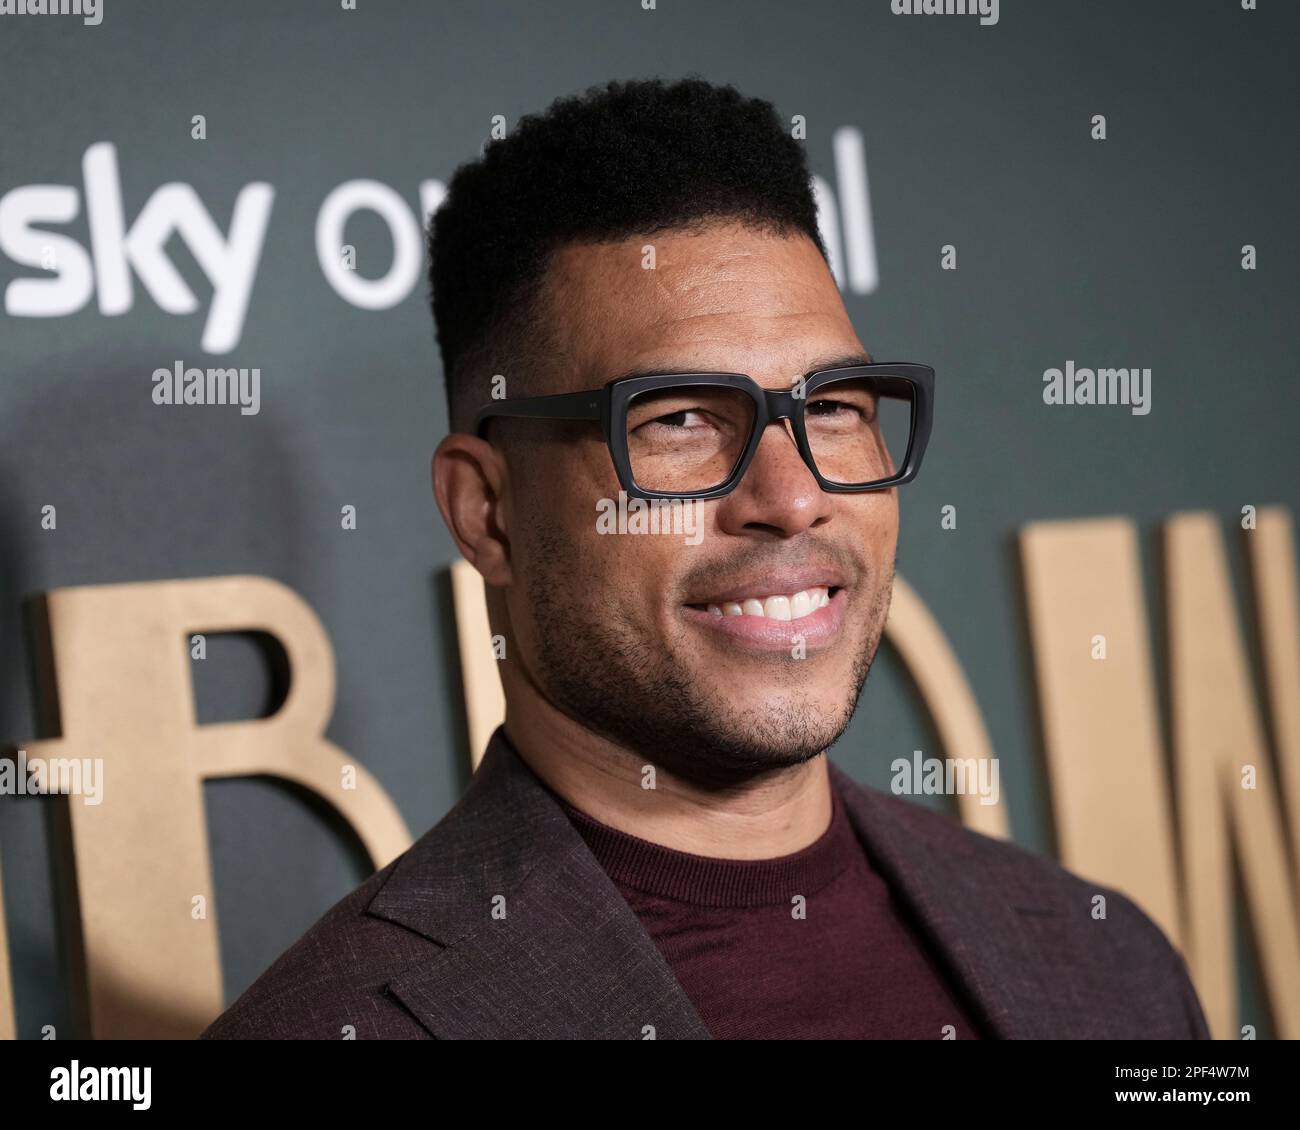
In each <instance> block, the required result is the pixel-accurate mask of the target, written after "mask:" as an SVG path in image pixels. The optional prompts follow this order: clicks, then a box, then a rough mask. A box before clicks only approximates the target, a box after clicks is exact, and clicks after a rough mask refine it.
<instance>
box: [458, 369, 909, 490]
mask: <svg viewBox="0 0 1300 1130" xmlns="http://www.w3.org/2000/svg"><path fill="white" fill-rule="evenodd" d="M933 415H934V370H933V369H932V368H930V367H929V366H928V365H914V364H911V363H909V362H880V363H873V364H869V365H848V366H840V367H837V368H833V369H821V370H818V371H817V372H814V373H809V374H808V375H807V376H804V377H802V378H800V380H799V382H798V383H797V384H796V385H794V387H792V388H790V389H766V388H763V387H761V386H760V385H759V384H758V383H757V382H756V381H755V380H754V379H753V378H752V377H748V376H746V375H745V374H743V373H665V374H653V375H650V376H634V377H622V378H619V379H616V380H612V381H610V382H609V383H608V384H606V385H605V386H604V387H603V388H597V389H589V390H587V391H585V392H564V393H559V394H557V395H554V396H532V397H523V398H521V399H518V400H495V401H492V402H491V403H490V404H487V405H485V406H484V407H483V408H482V409H481V410H480V411H479V414H478V418H477V420H476V422H475V433H476V434H477V435H478V436H480V437H481V436H482V435H483V433H484V430H485V428H486V426H487V423H488V421H489V420H491V419H493V418H494V417H498V416H515V417H525V418H529V419H550V420H599V421H600V424H601V428H602V429H603V430H604V433H605V441H606V443H607V444H608V446H609V453H610V456H611V457H612V459H613V461H614V468H615V470H616V471H617V473H618V478H619V482H620V483H622V485H623V489H624V490H625V491H627V493H628V495H629V496H631V497H634V498H644V499H654V498H720V497H721V496H722V495H725V494H728V493H730V492H731V491H732V490H734V489H735V487H736V484H737V483H739V482H740V480H741V477H742V476H743V475H744V473H745V471H746V469H747V468H748V467H749V463H750V460H752V459H753V458H754V452H755V451H757V450H758V444H759V440H760V439H761V438H762V436H763V432H764V430H765V429H766V428H767V426H768V425H769V424H771V423H773V422H775V421H778V420H789V421H790V429H791V431H792V433H793V436H794V441H795V445H796V446H797V447H798V449H799V454H800V455H802V456H803V461H804V462H805V463H806V464H807V465H808V468H809V470H811V471H812V473H813V475H814V476H815V477H816V479H817V482H818V484H819V485H820V486H821V488H822V490H826V491H868V490H886V489H888V488H889V487H893V486H898V485H899V484H901V483H905V482H908V481H910V480H911V479H914V478H915V477H916V473H917V471H918V470H919V469H920V466H921V457H922V456H923V455H924V454H925V446H926V443H927V442H928V441H929V438H930V425H931V423H932V421H933Z"/></svg>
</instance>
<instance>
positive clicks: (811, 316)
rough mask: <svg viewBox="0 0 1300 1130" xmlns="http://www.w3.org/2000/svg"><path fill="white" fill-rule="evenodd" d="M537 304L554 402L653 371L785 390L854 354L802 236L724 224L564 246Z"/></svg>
mask: <svg viewBox="0 0 1300 1130" xmlns="http://www.w3.org/2000/svg"><path fill="white" fill-rule="evenodd" d="M546 304H547V309H548V314H549V321H550V327H551V332H552V334H553V337H554V340H553V341H552V343H551V345H552V348H553V354H552V357H553V359H554V361H555V362H556V365H555V366H554V369H553V373H552V380H551V382H550V383H551V384H552V385H553V388H554V390H555V391H568V390H573V389H579V388H593V387H596V386H598V385H602V384H604V383H605V381H607V380H609V379H610V378H612V377H616V376H620V375H622V374H624V373H627V372H630V371H633V370H644V369H658V368H664V369H681V368H687V369H700V370H722V371H727V372H742V373H748V374H750V375H751V376H753V377H754V378H755V379H756V380H758V381H759V382H760V383H761V384H765V385H770V386H788V385H789V383H790V381H791V379H792V378H794V377H796V376H798V375H800V374H802V373H804V372H806V371H807V370H808V369H810V368H812V367H814V366H816V365H818V364H821V363H823V359H824V358H829V357H840V356H843V355H845V354H852V353H861V352H863V349H862V344H861V342H859V341H858V338H857V335H856V334H855V333H854V330H853V326H852V324H851V323H850V321H849V318H848V314H847V312H846V311H845V309H844V303H843V301H842V300H841V298H840V293H839V290H838V289H837V288H836V285H835V280H834V279H833V278H832V276H831V273H830V269H829V268H828V267H827V265H826V261H825V260H824V259H823V258H822V256H821V252H819V251H818V250H817V247H816V246H815V245H814V244H813V242H812V241H811V240H810V239H809V238H808V237H807V236H805V235H803V234H802V233H800V234H797V235H781V234H774V233H769V232H763V231H757V230H754V229H752V228H748V227H744V226H742V225H739V224H730V223H728V224H715V225H710V226H707V227H704V228H701V229H699V230H696V231H678V230H675V231H670V232H659V233H656V234H655V235H653V236H647V237H634V238H631V239H627V240H622V241H619V242H607V243H598V244H571V245H567V246H565V247H562V248H560V249H559V250H558V251H556V252H555V253H554V255H553V257H552V261H551V264H550V270H549V272H548V277H547V291H546Z"/></svg>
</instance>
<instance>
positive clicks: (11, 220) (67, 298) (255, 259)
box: [0, 0, 878, 354]
mask: <svg viewBox="0 0 1300 1130" xmlns="http://www.w3.org/2000/svg"><path fill="white" fill-rule="evenodd" d="M0 3H3V0H0ZM831 144H832V149H833V152H834V159H835V174H836V189H835V190H832V188H831V186H830V185H829V184H828V183H827V182H826V181H825V180H823V179H822V178H821V177H819V176H816V175H814V176H813V178H812V181H813V193H814V196H815V198H816V201H817V210H818V217H817V220H818V227H819V228H820V230H821V234H822V238H823V241H824V242H825V244H826V249H827V256H828V259H829V262H830V268H831V273H832V274H833V275H834V277H835V282H836V284H837V285H838V286H839V287H840V288H841V289H845V288H847V289H848V290H850V291H852V292H853V293H855V294H870V293H872V292H873V291H874V290H875V289H876V286H877V283H878V272H877V266H876V243H875V236H874V233H873V228H872V216H871V195H870V191H869V188H868V182H867V164H866V156H865V152H864V147H863V142H862V133H861V131H860V130H858V129H855V128H853V127H851V126H844V127H842V128H840V129H837V130H836V131H835V133H834V135H833V136H832V139H831ZM81 168H82V179H83V181H84V192H78V190H77V189H76V187H74V186H73V185H62V184H29V185H22V186H20V187H17V188H14V189H11V190H10V191H9V192H7V193H5V194H4V196H3V197H0V252H3V253H4V254H5V255H6V256H7V257H8V258H9V259H11V260H12V261H13V262H14V263H17V264H19V265H21V266H24V267H31V268H34V269H36V270H37V271H40V272H41V273H40V274H39V275H35V276H33V277H29V278H17V279H14V280H13V281H12V282H10V283H9V285H8V286H7V287H6V288H5V292H4V309H5V313H7V314H10V315H12V316H14V317H17V318H57V317H63V316H66V315H69V314H75V313H76V312H77V311H79V310H81V309H82V308H83V307H85V306H86V304H87V303H89V302H90V300H91V298H92V297H95V298H97V299H98V305H99V312H100V313H101V314H103V315H105V316H107V317H114V316H117V315H120V314H125V313H126V312H127V311H129V310H130V309H131V307H132V306H133V305H134V303H135V286H134V281H135V280H136V279H138V280H139V282H140V283H141V285H142V286H143V287H144V289H145V290H146V291H148V293H149V297H150V298H152V299H153V301H154V302H155V303H156V304H157V305H158V307H159V309H161V310H163V311H165V312H166V313H168V314H193V313H195V312H196V311H197V310H198V309H199V308H200V302H199V298H198V296H197V295H196V294H195V293H194V291H193V290H192V289H190V287H189V285H188V284H187V283H186V281H185V279H184V278H183V277H182V276H181V274H180V272H179V271H178V270H177V269H176V266H175V264H174V263H173V262H172V260H171V259H170V258H169V256H168V254H167V251H166V247H167V243H168V241H169V240H170V239H171V238H172V237H173V236H176V237H179V239H180V240H181V242H182V243H184V244H185V246H186V248H187V250H188V251H189V252H190V254H191V255H193V257H194V259H195V260H196V261H197V263H198V265H199V267H200V269H201V270H202V271H203V274H204V275H205V277H206V278H207V280H208V282H209V283H210V284H211V286H212V302H211V305H210V306H209V308H208V316H207V321H206V322H205V324H204V327H203V337H202V339H201V340H200V343H199V344H200V346H201V347H202V348H203V350H204V351H205V352H207V353H218V354H219V353H229V352H230V351H231V350H232V349H234V348H235V347H236V346H238V345H239V341H240V338H241V337H242V335H243V332H244V321H245V318H246V317H247V314H248V307H249V300H250V298H251V297H252V293H253V283H254V281H255V280H256V277H257V269H258V265H259V261H260V259H261V255H262V247H263V244H264V243H265V240H266V232H267V228H268V226H269V224H270V219H271V206H272V203H273V202H274V200H275V189H274V187H273V186H272V185H270V184H267V183H266V182H264V181H253V182H250V183H249V184H246V185H244V187H243V188H242V189H240V191H239V193H238V195H237V196H236V197H235V203H234V208H233V210H232V213H231V220H230V230H229V231H228V232H224V233H223V232H222V230H221V229H220V227H218V226H217V222H216V221H215V220H214V219H213V218H212V214H211V213H210V212H209V211H208V209H207V207H206V206H205V205H204V203H203V200H202V198H201V197H200V196H199V194H198V192H197V190H196V189H195V188H194V186H193V185H189V184H184V183H181V182H178V181H173V182H170V183H168V184H164V185H160V186H159V187H158V188H157V189H155V190H154V192H153V193H152V195H150V196H149V198H148V200H146V201H145V204H144V207H143V208H141V209H140V211H139V213H138V214H137V215H136V217H135V219H134V220H133V221H131V222H130V224H129V225H128V222H127V216H126V214H125V211H124V208H123V205H122V179H121V176H120V174H119V170H118V160H117V148H116V146H114V145H113V143H112V142H109V141H100V142H96V143H95V144H94V145H91V146H90V147H89V148H88V149H87V150H86V152H85V154H84V155H83V157H82V161H81ZM836 191H838V194H839V196H838V202H837V199H836ZM418 195H419V215H417V213H416V212H415V211H414V210H412V208H411V207H410V205H409V204H408V203H407V201H406V200H405V199H404V198H403V197H402V195H401V194H400V193H398V192H396V191H395V190H394V189H392V188H391V187H389V186H388V185H386V184H384V183H382V182H381V181H376V180H368V179H360V180H351V181H346V182H344V183H343V184H340V185H338V186H337V187H335V188H334V189H332V190H331V191H330V192H329V193H328V194H327V195H326V196H325V199H324V200H323V201H322V203H321V207H320V211H319V212H318V214H317V217H316V229H315V237H316V258H317V261H318V264H319V266H320V269H321V273H322V274H323V275H324V277H325V280H326V281H327V282H328V283H329V285H330V287H331V288H332V289H333V290H334V292H335V293H336V294H338V295H339V297H340V298H342V299H343V300H344V301H345V302H347V303H348V304H349V305H352V306H356V307H358V308H360V309H363V310H386V309H389V308H390V307H393V306H396V305H397V304H398V303H399V302H402V301H404V300H405V299H406V298H407V297H408V296H409V295H410V294H411V293H412V292H413V291H414V290H415V289H416V288H417V286H418V284H419V282H420V278H421V272H422V267H423V263H424V227H425V221H424V220H422V219H421V218H420V217H421V216H423V217H428V216H429V215H430V214H431V213H433V212H434V211H435V210H436V209H437V208H438V207H439V205H441V203H442V201H443V199H444V198H445V197H446V195H447V189H446V186H445V185H444V184H443V183H442V182H441V181H437V180H425V181H422V182H421V183H420V185H419V191H418ZM83 200H84V203H85V206H86V221H87V225H88V227H89V229H90V246H89V248H87V247H83V246H82V245H81V244H80V243H78V242H77V240H75V239H73V238H72V237H71V236H69V235H65V234H63V233H61V232H59V231H57V230H50V229H51V228H57V227H58V226H60V225H63V224H69V223H72V222H73V221H74V220H75V219H76V218H77V216H78V214H79V213H80V211H81V206H82V202H83ZM219 210H220V211H223V212H224V210H225V203H224V201H223V202H222V206H221V208H220V209H219ZM359 211H368V212H373V213H374V214H375V215H376V216H378V217H379V218H380V219H381V220H382V221H383V222H384V224H385V226H386V227H387V228H388V232H389V236H390V239H391V243H392V247H391V258H390V259H389V261H388V264H387V266H386V268H385V270H384V273H383V274H382V276H380V277H378V278H370V277H368V275H363V274H361V273H360V271H358V270H352V269H349V268H348V267H347V266H346V265H345V264H344V259H343V256H342V255H341V249H342V246H343V242H344V240H343V231H344V228H345V226H346V224H347V222H348V220H349V218H350V217H351V216H352V215H354V214H355V213H356V212H359ZM388 251H389V249H388V248H384V249H383V250H382V251H377V252H376V254H377V255H381V256H382V255H384V254H386V253H387V252H388Z"/></svg>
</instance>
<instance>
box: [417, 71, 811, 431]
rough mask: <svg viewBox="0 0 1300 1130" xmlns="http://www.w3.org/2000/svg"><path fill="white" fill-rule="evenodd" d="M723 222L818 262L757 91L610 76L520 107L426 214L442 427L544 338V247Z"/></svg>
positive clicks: (797, 185)
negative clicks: (805, 242) (533, 108)
mask: <svg viewBox="0 0 1300 1130" xmlns="http://www.w3.org/2000/svg"><path fill="white" fill-rule="evenodd" d="M712 219H719V220H721V219H728V220H738V221H740V222H742V223H744V224H747V225H749V226H751V227H754V228H756V229H759V230H766V231H773V232H777V233H780V234H788V233H792V232H802V233H804V234H805V235H807V236H808V238H809V239H811V240H812V241H813V243H814V244H815V245H816V246H817V248H818V250H819V251H820V252H821V254H822V257H823V258H826V247H825V245H824V243H823V242H822V238H821V233H820V231H819V229H818V226H817V206H816V200H815V197H814V194H813V189H812V183H811V178H810V176H809V172H808V167H807V164H806V160H805V155H804V149H803V146H802V145H801V144H800V143H799V142H798V141H796V140H795V139H794V138H793V136H792V135H791V133H790V131H788V130H787V129H786V128H784V127H783V125H782V123H781V121H780V119H779V118H778V117H777V113H776V109H775V107H774V106H773V105H772V103H770V102H766V101H763V100H761V99H758V98H747V97H745V96H743V95H742V94H740V93H739V92H738V91H737V90H736V89H735V88H734V87H732V86H718V85H714V84H712V83H709V82H706V81H704V80H703V79H701V78H699V77H695V76H692V77H690V78H685V79H682V80H679V81H676V82H671V83H666V82H664V81H663V80H662V79H645V80H635V81H627V82H609V83H607V84H605V85H604V86H593V87H591V88H589V89H588V90H587V91H586V92H585V93H583V94H581V95H575V96H572V97H568V98H561V99H558V100H556V101H555V102H554V103H552V104H551V106H550V108H549V109H547V110H546V111H545V112H544V113H541V114H530V115H528V116H527V117H524V118H522V119H520V121H519V123H518V125H517V126H516V127H515V129H514V130H513V131H512V132H511V133H510V134H509V135H508V136H506V137H504V138H501V139H499V140H496V141H492V142H490V143H489V144H488V145H487V147H486V148H485V149H484V151H483V153H482V155H481V157H479V158H478V159H477V160H475V161H472V162H469V163H467V164H465V165H462V166H461V167H460V168H459V169H457V170H456V173H455V175H454V176H453V178H452V181H451V184H450V186H449V187H448V191H447V196H446V198H445V200H444V201H443V204H442V206H441V207H440V208H439V209H438V210H437V212H435V213H434V216H433V219H432V221H431V223H430V225H429V285H430V288H431V292H432V305H433V318H434V323H435V325H436V327H437V337H438V346H439V349H440V350H441V352H442V363H443V373H444V375H445V378H446V382H447V402H448V410H449V413H450V419H451V426H452V428H453V430H467V429H468V428H470V427H471V426H472V413H473V411H474V409H475V407H476V405H474V404H467V403H466V400H467V398H468V397H467V394H468V391H469V389H470V387H471V384H472V383H476V381H477V380H483V379H485V378H486V377H487V376H488V375H490V374H491V373H493V372H494V371H502V370H503V369H505V368H506V367H510V368H517V366H518V364H519V361H520V358H521V356H522V357H523V358H524V359H525V361H527V360H529V359H532V358H535V357H536V356H537V355H538V352H539V351H540V350H541V349H542V348H544V345H543V343H544V341H545V338H546V335H545V333H544V327H542V326H541V324H540V322H541V318H540V307H541V303H540V301H539V298H540V296H541V293H542V289H543V288H542V283H543V282H544V278H545V274H546V269H547V263H548V260H549V257H550V254H551V253H552V252H553V251H554V250H555V249H556V248H558V247H560V246H562V245H564V244H567V243H573V242H603V241H607V240H610V241H612V240H619V239H626V238H629V237H632V236H639V235H649V234H652V233H655V232H660V231H664V230H669V229H680V228H689V227H693V226H697V225H698V224H699V223H700V222H701V221H705V220H712Z"/></svg>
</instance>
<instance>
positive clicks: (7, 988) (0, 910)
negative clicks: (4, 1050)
mask: <svg viewBox="0 0 1300 1130" xmlns="http://www.w3.org/2000/svg"><path fill="white" fill-rule="evenodd" d="M17 1037H18V1026H17V1024H16V1023H15V1022H14V983H13V981H12V980H11V979H10V977H9V938H8V936H7V935H6V933H5V890H4V883H3V882H0V1040H14V1039H17Z"/></svg>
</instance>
